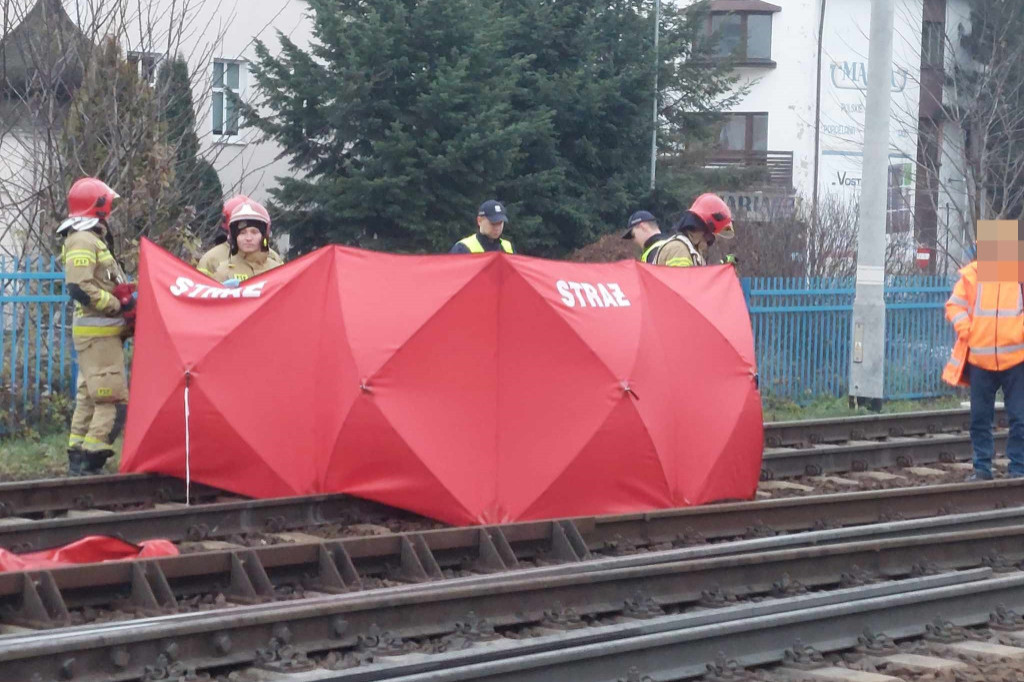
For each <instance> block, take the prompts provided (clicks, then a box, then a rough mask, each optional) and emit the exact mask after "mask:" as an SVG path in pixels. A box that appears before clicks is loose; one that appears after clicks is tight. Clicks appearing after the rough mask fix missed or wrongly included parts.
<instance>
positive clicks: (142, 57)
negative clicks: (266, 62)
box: [0, 0, 312, 254]
mask: <svg viewBox="0 0 1024 682" xmlns="http://www.w3.org/2000/svg"><path fill="white" fill-rule="evenodd" d="M4 14H5V16H4V23H3V25H2V26H0V49H2V51H3V53H4V54H5V55H6V58H5V60H4V67H5V69H8V72H5V73H4V74H2V77H3V79H4V82H5V83H6V82H8V81H7V79H8V78H9V77H10V75H11V74H10V73H9V68H8V62H9V61H10V59H11V56H12V55H14V56H17V55H18V54H21V53H24V52H25V51H26V48H25V46H24V45H21V44H15V43H17V42H18V40H19V37H20V38H24V37H25V36H24V34H27V33H28V34H32V38H31V39H32V41H33V45H35V44H36V43H47V42H52V43H55V44H57V46H56V47H54V46H53V45H51V46H50V47H52V48H53V49H54V52H55V55H54V57H53V59H51V60H49V61H54V60H56V61H58V62H59V61H60V60H61V58H62V56H63V55H64V53H65V50H67V51H69V53H70V52H73V51H74V48H73V47H67V46H66V43H68V42H69V41H70V40H71V38H72V37H73V38H74V40H76V41H77V40H84V41H88V42H90V43H93V44H96V43H98V42H100V40H101V39H102V38H103V37H104V36H105V35H114V36H116V37H117V39H118V42H119V43H120V44H121V46H122V47H123V48H124V50H125V52H126V56H127V57H128V59H129V60H130V61H132V62H135V63H136V64H137V66H138V69H139V70H140V72H141V73H144V74H146V75H147V76H148V77H150V78H151V79H153V80H155V76H156V72H157V69H158V68H159V64H160V62H161V61H162V60H163V59H165V58H167V57H169V56H170V57H173V56H175V55H182V56H184V57H185V58H186V59H187V61H188V63H189V67H190V75H191V79H192V84H193V98H194V101H195V105H196V119H197V133H198V135H199V139H200V144H201V153H202V156H204V158H207V159H208V160H209V161H210V162H211V163H213V165H214V167H215V168H216V169H217V172H218V174H219V176H220V179H221V183H222V185H223V188H224V192H225V194H226V195H230V194H233V193H236V192H244V193H247V194H249V195H251V196H253V197H254V198H256V199H258V200H265V199H266V198H267V197H268V190H269V189H270V188H272V187H273V186H275V184H276V181H275V178H276V177H279V176H284V175H287V174H289V173H290V172H291V171H290V169H289V166H288V162H287V160H286V159H280V158H278V157H279V155H280V152H281V149H280V148H279V147H278V145H276V144H275V143H274V142H268V141H263V140H261V139H259V135H258V132H257V131H256V130H255V129H254V128H251V127H250V128H246V127H242V126H240V125H239V117H238V113H237V111H234V107H233V106H232V104H231V99H230V97H229V96H228V95H227V92H226V91H228V90H232V91H234V92H236V93H237V94H238V95H239V96H240V97H241V98H242V99H243V100H246V101H249V102H251V101H253V100H254V98H255V97H256V87H255V83H254V82H253V77H252V71H251V67H252V64H253V62H254V61H255V60H256V58H257V57H256V43H257V41H262V42H263V43H265V44H266V46H267V48H268V50H269V51H270V52H271V54H278V53H279V52H280V49H281V47H280V41H279V39H278V33H280V34H282V35H283V36H285V37H286V38H288V39H289V40H292V41H293V42H295V43H296V44H297V45H298V46H299V47H300V48H303V49H305V48H308V46H309V42H310V36H311V29H312V24H311V21H310V19H309V16H308V5H307V4H306V2H304V0H225V1H223V2H218V1H214V0H152V1H150V2H145V3H134V2H126V1H125V0H8V2H7V3H5V12H4ZM55 27H57V28H55ZM76 28H77V31H76ZM55 31H56V32H58V33H60V35H59V36H58V37H56V38H55V39H50V37H47V36H46V34H47V33H50V32H55ZM41 34H42V35H41ZM72 34H77V35H74V36H72ZM34 49H35V48H34V47H33V48H29V51H34ZM44 61H45V60H44ZM44 68H49V67H48V66H46V67H44ZM30 77H31V76H30ZM65 80H67V79H66V78H65ZM78 81H80V75H79V76H78V77H77V79H76V80H75V82H78ZM3 106H4V110H3V111H4V113H6V114H9V113H10V112H12V111H17V110H18V109H17V97H16V96H14V97H11V98H8V99H6V100H4V102H3ZM3 118H4V120H3V125H2V127H0V150H2V151H3V155H2V159H0V253H8V254H13V253H17V252H18V251H19V250H20V249H19V246H18V242H19V239H18V234H19V231H23V229H24V227H23V226H22V224H23V223H31V222H32V221H33V220H38V219H39V212H38V211H35V212H34V213H30V212H29V211H26V210H25V205H26V204H28V203H31V202H26V201H25V198H26V197H31V196H32V195H33V193H34V192H35V191H36V190H37V189H38V187H37V186H36V184H38V183H36V184H33V183H34V182H35V181H36V180H37V178H34V174H35V173H36V170H35V168H34V166H35V165H36V157H37V156H38V155H39V149H40V148H41V147H42V146H43V145H41V144H40V141H39V135H38V132H39V131H38V129H37V128H34V127H33V126H32V125H31V123H30V122H22V121H17V122H15V121H12V117H11V116H5V117H3Z"/></svg>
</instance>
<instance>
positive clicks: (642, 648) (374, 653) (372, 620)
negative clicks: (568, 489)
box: [0, 525, 1024, 682]
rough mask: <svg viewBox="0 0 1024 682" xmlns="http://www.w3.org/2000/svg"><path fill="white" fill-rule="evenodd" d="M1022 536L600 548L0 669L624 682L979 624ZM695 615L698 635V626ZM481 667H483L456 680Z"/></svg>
mask: <svg viewBox="0 0 1024 682" xmlns="http://www.w3.org/2000/svg"><path fill="white" fill-rule="evenodd" d="M1022 541H1024V525H1013V526H1006V527H1002V528H981V529H975V530H968V531H953V532H941V533H933V534H926V535H914V536H908V537H895V538H888V539H877V538H875V539H870V540H864V541H858V542H842V543H837V544H829V545H823V546H811V547H798V548H791V549H781V550H774V551H762V552H758V553H756V554H737V555H729V556H721V557H712V558H706V559H696V560H686V561H670V562H665V561H658V559H660V558H661V557H659V556H657V555H656V553H652V554H651V555H650V557H649V560H648V561H645V562H643V563H639V564H638V565H634V566H625V567H615V566H614V559H613V560H610V561H611V562H612V564H613V565H612V566H611V567H606V568H594V567H590V566H586V565H585V564H582V563H581V564H577V565H567V566H559V567H548V568H546V569H539V571H540V573H539V574H531V573H529V572H527V573H523V574H515V573H511V574H510V573H500V574H496V575H490V576H488V575H484V576H474V577H467V578H455V579H450V580H447V581H444V582H442V583H439V584H421V585H410V586H406V587H404V588H397V589H395V588H392V589H378V590H369V591H365V592H358V593H352V594H338V595H333V596H318V597H309V598H307V599H302V600H297V601H284V602H272V603H265V604H260V605H256V606H251V607H235V608H226V609H220V610H217V611H212V612H207V613H196V612H191V613H185V614H176V615H167V616H161V617H155V618H146V619H136V620H132V621H130V622H127V623H107V624H94V625H90V626H84V627H72V628H67V629H63V630H59V631H57V632H41V633H27V634H14V635H7V636H3V637H0V679H12V680H13V679H26V680H28V679H33V677H32V676H33V675H38V676H39V677H38V679H74V680H82V681H88V682H91V681H93V680H101V679H102V680H108V679H109V680H129V679H131V680H134V679H143V678H144V676H145V675H147V674H149V673H147V669H151V668H153V667H154V666H159V665H160V664H161V661H163V664H164V666H165V667H166V666H167V665H169V663H170V662H174V663H175V664H177V665H178V666H179V667H183V668H185V669H187V668H193V669H196V670H198V671H203V670H212V669H222V668H230V669H238V668H248V667H252V666H256V667H262V668H264V669H269V670H271V671H276V672H278V673H280V672H284V671H286V670H301V669H303V668H320V670H319V672H318V674H324V670H323V669H324V668H327V669H330V670H328V671H327V672H328V674H329V675H330V676H327V677H319V678H315V679H331V680H371V679H405V677H407V676H412V675H424V674H433V675H444V677H440V678H431V679H491V678H492V677H494V679H585V680H588V681H591V680H606V679H607V680H615V679H621V678H622V677H623V676H624V675H625V673H626V672H627V670H628V668H630V667H633V666H635V665H637V663H638V662H640V661H646V662H647V664H648V665H650V663H651V661H654V660H659V661H663V662H664V664H665V665H667V664H668V663H669V662H671V665H672V666H674V667H672V668H667V669H664V670H662V669H660V668H659V669H658V672H657V674H658V676H659V677H658V679H678V678H685V677H687V676H690V675H691V673H697V672H699V671H698V670H697V669H696V668H691V667H690V666H691V665H693V666H698V665H699V668H700V669H701V670H703V665H704V664H705V663H707V662H709V661H712V660H714V657H715V655H716V654H717V653H718V652H719V651H724V652H726V653H727V654H728V655H730V656H734V657H740V655H741V654H742V655H743V656H742V657H744V660H746V661H747V662H748V663H749V662H750V661H751V658H750V657H751V655H752V652H755V651H761V650H762V649H764V647H765V646H766V642H768V641H771V642H775V641H784V642H787V643H792V642H794V641H796V639H797V638H799V639H801V640H803V641H805V642H809V643H814V642H821V641H826V642H841V643H844V642H845V643H846V644H844V646H850V645H852V644H850V643H849V640H850V638H852V643H853V644H855V643H856V641H857V637H858V636H859V635H862V634H863V631H864V628H865V627H871V629H872V630H873V631H875V632H885V633H887V634H890V636H896V635H898V636H908V634H910V633H913V632H916V630H914V628H918V629H920V631H922V632H923V631H924V629H925V628H926V626H927V625H928V624H929V623H931V622H932V620H933V619H934V618H935V616H936V615H942V614H950V620H953V622H956V623H957V624H958V625H978V624H982V623H984V622H986V621H987V620H988V617H989V614H990V613H993V612H997V611H998V610H999V609H1003V610H1006V609H1010V610H1018V611H1019V610H1021V609H1024V573H1022V572H1021V571H1020V570H1019V564H1020V562H1021V561H1022V560H1024V542H1022ZM143 563H146V562H143ZM53 573H57V571H54V572H53ZM907 581H911V582H907ZM912 581H917V582H912ZM835 590H838V592H834V591H835ZM786 599H791V600H792V599H796V600H797V601H796V602H792V601H790V602H786V603H783V602H785V600H786ZM780 600H781V601H780ZM801 600H802V601H801ZM720 609H733V610H732V611H731V612H726V615H723V614H722V613H719V610H720ZM729 613H731V614H732V615H727V614H729ZM716 614H717V615H716ZM695 619H696V620H695ZM702 619H705V620H702ZM706 619H710V620H706ZM773 619H774V620H773ZM701 623H703V624H702V625H700V624H701ZM654 624H656V625H657V627H656V628H654ZM698 625H699V626H700V627H703V628H706V630H707V631H706V632H702V633H701V634H700V635H699V636H697V635H695V633H694V632H693V630H694V628H696V627H698ZM608 628H611V629H608ZM716 633H717V634H716ZM891 633H896V634H891ZM538 637H539V638H538ZM545 637H548V639H545ZM637 638H640V639H637ZM652 638H653V639H652ZM491 640H493V641H495V642H498V643H499V644H500V646H496V645H488V644H486V642H488V641H491ZM757 642H760V644H758V645H757V646H759V647H761V648H760V649H758V648H756V647H755V646H754V645H755V643H757ZM477 643H484V644H483V645H482V646H481V647H480V648H477V646H476V644H477ZM598 644H599V645H600V647H599V648H598V650H596V651H595V650H592V649H588V648H587V647H593V646H595V645H598ZM655 645H656V646H655ZM652 646H653V648H652ZM663 646H666V647H668V648H665V649H662V647H663ZM609 647H610V649H609ZM553 649H557V653H556V654H552V650H553ZM631 652H632V653H631ZM546 655H547V656H551V655H553V656H554V657H555V660H548V658H545V656H546ZM532 656H541V658H542V659H543V661H546V662H544V663H543V664H542V665H537V661H536V660H534V659H532V658H531V657H532ZM161 657H162V658H161ZM758 660H759V662H767V661H769V660H771V658H770V657H768V658H764V659H758ZM682 662H686V665H683V664H682ZM570 663H571V664H572V665H569V664H570ZM481 664H487V665H489V666H493V665H497V666H498V668H490V669H489V671H488V672H487V673H486V675H482V674H481V673H480V671H479V670H473V671H472V675H471V676H466V677H462V676H460V675H461V674H463V673H465V672H466V670H464V669H468V668H472V667H473V666H476V665H481ZM658 665H659V666H660V665H663V663H659V664H658ZM504 666H511V667H509V668H506V667H504ZM440 670H444V672H443V673H441V672H439V671H440ZM651 672H653V671H650V670H648V674H651ZM449 675H451V677H448V676H449ZM495 675H497V676H495ZM519 676H521V677H519ZM148 679H166V678H161V677H149V678H148ZM243 679H244V678H243ZM289 679H293V678H291V677H289ZM295 679H302V678H295ZM311 679H312V678H311ZM410 679H419V678H415V677H411V678H410ZM423 679H426V678H423Z"/></svg>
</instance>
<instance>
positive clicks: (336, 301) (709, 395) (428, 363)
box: [121, 242, 762, 524]
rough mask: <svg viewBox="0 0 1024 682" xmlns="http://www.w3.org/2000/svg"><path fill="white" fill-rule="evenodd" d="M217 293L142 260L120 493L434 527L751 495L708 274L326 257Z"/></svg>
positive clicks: (736, 335) (756, 454)
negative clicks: (177, 487)
mask: <svg viewBox="0 0 1024 682" xmlns="http://www.w3.org/2000/svg"><path fill="white" fill-rule="evenodd" d="M244 284H245V286H243V287H241V288H239V289H225V288H222V287H220V286H219V285H218V284H217V283H216V282H214V281H213V280H210V279H208V278H206V277H205V276H203V275H201V274H199V273H198V272H197V271H195V270H194V269H192V268H191V267H189V266H187V265H186V264H184V263H182V262H180V261H178V260H177V259H175V258H174V257H172V256H170V255H169V254H167V253H166V252H164V251H162V250H161V249H159V248H158V247H156V246H154V245H153V244H151V243H149V242H144V243H143V245H142V253H141V263H140V282H139V291H140V299H139V306H138V307H139V313H138V320H137V332H136V345H135V354H134V360H133V368H132V383H131V399H130V403H129V410H128V424H127V430H126V436H125V443H124V453H123V457H122V460H121V470H122V471H125V472H144V471H145V472H159V473H164V474H170V475H173V476H179V477H184V476H185V469H186V421H185V404H186V399H185V394H186V387H187V389H188V391H187V393H188V407H189V413H190V414H189V419H188V445H189V449H188V457H189V466H190V471H191V478H192V480H194V481H198V482H201V483H205V484H207V485H211V486H216V487H219V488H224V489H227V490H231V491H234V492H237V493H241V494H245V495H251V496H255V497H270V496H285V495H299V494H310V493H321V492H345V493H351V494H353V495H357V496H359V497H364V498H367V499H371V500H376V501H379V502H383V503H385V504H389V505H394V506H396V507H401V508H404V509H408V510H410V511H414V512H418V513H420V514H424V515H426V516H431V517H434V518H436V519H440V520H443V521H446V522H450V523H456V524H468V523H504V522H509V521H518V520H527V519H541V518H553V517H561V516H572V515H592V514H603V513H619V512H627V511H638V510H649V509H656V508H666V507H678V506H685V505H692V504H701V503H705V502H710V501H714V500H720V499H746V498H750V497H752V496H753V494H754V491H755V489H756V487H757V481H758V475H759V472H760V466H761V447H762V424H761V401H760V397H759V395H758V391H757V388H756V380H755V360H754V348H753V338H752V334H751V328H750V318H749V316H748V314H747V309H746V305H745V303H744V299H743V294H742V291H741V288H740V284H739V281H738V280H737V278H736V275H735V274H734V272H733V270H732V268H731V267H729V266H723V267H705V268H690V269H678V268H666V267H654V266H647V265H642V264H638V263H634V262H629V261H622V262H618V263H608V264H582V263H566V262H560V261H548V260H540V259H534V258H527V257H523V256H507V255H505V254H497V253H492V254H485V255H479V256H396V255H390V254H382V253H376V252H370V251H362V250H359V249H351V248H343V247H327V248H323V249H320V250H318V251H316V252H314V253H312V254H309V255H307V256H304V257H302V258H300V259H298V260H296V261H294V262H292V263H289V264H288V265H286V266H284V267H281V268H278V269H276V270H273V271H271V272H269V273H266V274H264V275H261V276H260V277H258V278H255V279H253V280H249V281H247V282H245V283H244Z"/></svg>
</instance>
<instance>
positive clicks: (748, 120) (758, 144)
mask: <svg viewBox="0 0 1024 682" xmlns="http://www.w3.org/2000/svg"><path fill="white" fill-rule="evenodd" d="M718 148H719V149H720V150H722V151H727V152H763V151H767V150H768V114H761V113H758V114H726V115H725V116H724V117H723V119H722V127H721V130H720V132H719V134H718Z"/></svg>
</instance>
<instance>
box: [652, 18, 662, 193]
mask: <svg viewBox="0 0 1024 682" xmlns="http://www.w3.org/2000/svg"><path fill="white" fill-rule="evenodd" d="M660 26H661V0H654V105H653V107H652V109H653V114H652V121H651V191H652V192H653V191H654V178H655V174H656V172H657V168H658V66H659V62H658V29H659V28H660Z"/></svg>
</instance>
